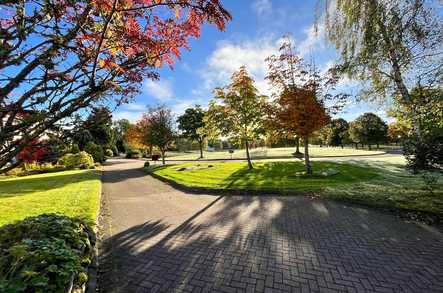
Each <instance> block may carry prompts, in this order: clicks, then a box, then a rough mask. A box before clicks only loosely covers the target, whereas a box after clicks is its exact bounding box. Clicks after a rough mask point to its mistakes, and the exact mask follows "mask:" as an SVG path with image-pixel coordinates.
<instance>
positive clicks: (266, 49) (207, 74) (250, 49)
mask: <svg viewBox="0 0 443 293" xmlns="http://www.w3.org/2000/svg"><path fill="white" fill-rule="evenodd" d="M275 53H277V42H275V41H272V39H271V38H260V39H256V40H251V41H244V42H241V43H234V42H228V41H224V42H220V43H219V44H218V46H217V49H216V50H215V51H214V52H213V53H212V54H211V56H210V57H209V58H208V60H207V63H206V67H205V68H204V69H203V70H202V71H201V76H202V77H203V79H204V88H203V89H197V90H194V94H196V93H200V94H201V93H202V92H208V91H210V90H212V89H213V88H214V87H217V86H223V85H226V83H228V82H229V79H230V77H231V75H232V73H234V71H236V70H238V69H239V68H240V67H241V66H243V65H244V66H246V68H247V70H248V71H249V73H251V74H252V75H253V76H254V78H255V80H256V86H257V88H258V89H259V91H260V93H262V94H270V91H269V85H268V83H267V81H265V76H266V72H267V69H268V67H267V64H266V62H265V59H266V57H268V56H270V55H272V54H275Z"/></svg>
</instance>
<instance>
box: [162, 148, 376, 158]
mask: <svg viewBox="0 0 443 293" xmlns="http://www.w3.org/2000/svg"><path fill="white" fill-rule="evenodd" d="M300 151H303V147H301V148H300ZM294 152H295V147H287V148H255V149H252V150H251V156H252V157H253V158H279V157H288V158H292V157H293V155H292V153H294ZM309 152H310V155H311V156H312V157H331V156H367V155H379V154H384V153H385V152H384V151H383V150H371V151H369V150H367V149H366V150H361V149H358V150H356V149H354V148H343V149H342V148H340V147H318V146H310V147H309ZM199 156H200V153H199V152H198V151H190V152H186V153H184V152H167V153H166V158H167V159H171V160H196V159H198V158H199ZM203 156H204V158H205V159H230V158H231V154H230V153H229V152H228V150H224V151H213V152H207V151H205V152H204V154H203ZM245 157H246V152H245V150H244V149H242V150H234V153H233V154H232V158H233V159H243V158H245Z"/></svg>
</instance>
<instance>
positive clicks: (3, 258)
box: [0, 214, 95, 293]
mask: <svg viewBox="0 0 443 293" xmlns="http://www.w3.org/2000/svg"><path fill="white" fill-rule="evenodd" d="M94 242H95V238H94V236H93V233H92V232H91V230H90V229H89V228H88V226H87V225H86V224H84V223H83V222H82V221H81V220H79V219H73V218H69V217H66V216H62V215H56V214H43V215H40V216H37V217H29V218H26V219H24V220H23V221H20V222H16V223H14V224H10V225H6V226H3V227H2V228H0V292H48V293H50V292H65V291H66V289H67V288H68V287H69V285H70V282H71V279H72V277H74V283H73V285H74V288H80V287H81V286H82V285H83V284H84V283H85V282H86V280H87V274H86V270H87V267H88V266H89V264H90V263H91V259H92V247H93V245H94V244H95V243H94Z"/></svg>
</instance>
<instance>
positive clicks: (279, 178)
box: [222, 162, 376, 191]
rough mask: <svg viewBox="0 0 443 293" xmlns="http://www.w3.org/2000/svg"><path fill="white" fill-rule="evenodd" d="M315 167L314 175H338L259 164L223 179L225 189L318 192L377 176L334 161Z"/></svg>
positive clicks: (290, 165)
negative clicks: (329, 171)
mask: <svg viewBox="0 0 443 293" xmlns="http://www.w3.org/2000/svg"><path fill="white" fill-rule="evenodd" d="M313 168H314V172H319V171H321V170H326V169H336V170H338V171H339V173H338V174H335V175H329V176H322V175H320V174H314V175H306V174H304V172H305V167H304V165H303V164H302V163H299V162H268V163H264V164H263V163H256V164H255V168H254V169H252V170H248V168H247V166H245V167H243V168H241V169H240V170H238V171H236V172H234V173H233V174H232V175H230V176H229V177H227V178H226V179H224V180H223V184H222V185H223V186H226V188H244V187H247V188H251V189H265V190H273V189H274V190H282V191H291V190H292V191H299V190H300V191H318V190H321V189H323V188H324V187H326V186H331V185H341V184H347V183H352V182H356V181H364V180H366V179H369V178H373V177H375V176H376V173H375V172H374V170H373V168H370V169H364V168H362V167H359V166H353V165H348V164H341V163H334V162H313Z"/></svg>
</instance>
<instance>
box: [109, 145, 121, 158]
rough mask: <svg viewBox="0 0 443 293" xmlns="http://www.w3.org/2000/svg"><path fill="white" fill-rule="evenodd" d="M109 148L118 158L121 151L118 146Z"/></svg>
mask: <svg viewBox="0 0 443 293" xmlns="http://www.w3.org/2000/svg"><path fill="white" fill-rule="evenodd" d="M109 148H110V149H111V151H112V153H113V154H114V156H118V154H119V151H118V148H117V146H116V145H114V144H113V145H111V146H109Z"/></svg>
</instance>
